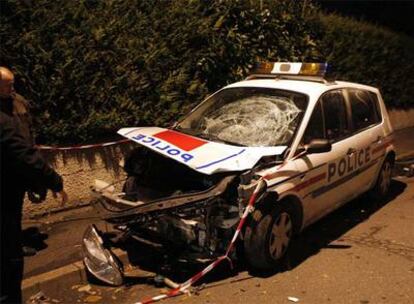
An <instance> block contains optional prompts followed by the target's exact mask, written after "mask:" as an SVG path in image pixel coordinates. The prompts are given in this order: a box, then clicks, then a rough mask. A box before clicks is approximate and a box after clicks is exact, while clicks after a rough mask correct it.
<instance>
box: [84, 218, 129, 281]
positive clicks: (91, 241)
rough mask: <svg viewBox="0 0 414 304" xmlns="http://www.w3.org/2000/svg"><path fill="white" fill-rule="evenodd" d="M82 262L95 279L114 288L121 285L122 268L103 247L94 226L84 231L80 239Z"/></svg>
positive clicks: (113, 256)
mask: <svg viewBox="0 0 414 304" xmlns="http://www.w3.org/2000/svg"><path fill="white" fill-rule="evenodd" d="M82 252H83V256H84V258H83V262H84V264H85V266H86V268H87V269H88V271H89V273H91V274H92V275H93V276H94V277H96V278H97V279H99V280H101V281H103V282H105V283H107V284H110V285H114V286H119V285H122V283H123V281H124V280H123V267H122V265H121V263H120V262H119V260H118V258H117V257H116V256H115V255H114V254H113V253H112V252H111V251H110V250H109V249H106V248H105V247H104V242H103V239H102V237H101V236H100V234H99V231H98V229H97V228H96V227H95V225H91V226H89V227H88V229H86V231H85V233H84V235H83V239H82Z"/></svg>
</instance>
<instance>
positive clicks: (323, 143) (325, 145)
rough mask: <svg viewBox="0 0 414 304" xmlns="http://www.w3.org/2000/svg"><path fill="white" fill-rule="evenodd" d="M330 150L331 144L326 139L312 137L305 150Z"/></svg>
mask: <svg viewBox="0 0 414 304" xmlns="http://www.w3.org/2000/svg"><path fill="white" fill-rule="evenodd" d="M331 150H332V145H331V143H330V142H329V140H327V139H313V140H312V141H311V142H310V143H309V144H308V145H307V146H306V152H307V153H309V154H313V153H325V152H329V151H331Z"/></svg>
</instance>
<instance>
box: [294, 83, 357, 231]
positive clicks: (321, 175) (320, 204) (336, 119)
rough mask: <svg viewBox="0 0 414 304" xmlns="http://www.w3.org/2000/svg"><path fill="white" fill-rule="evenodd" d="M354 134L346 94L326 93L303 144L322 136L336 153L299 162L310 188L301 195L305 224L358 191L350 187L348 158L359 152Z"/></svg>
mask: <svg viewBox="0 0 414 304" xmlns="http://www.w3.org/2000/svg"><path fill="white" fill-rule="evenodd" d="M350 135H351V129H350V121H349V110H348V108H347V106H346V102H345V98H344V95H343V91H342V90H332V91H329V92H327V93H325V94H323V95H322V96H321V98H320V99H319V101H318V103H317V105H316V107H315V108H314V111H313V113H312V116H311V119H310V120H309V123H308V126H307V128H306V130H305V133H304V136H303V139H302V142H303V143H302V144H303V145H304V146H305V147H306V145H307V144H309V143H310V141H311V140H313V139H319V138H321V137H322V138H324V139H328V140H329V141H330V142H331V144H332V150H331V151H330V152H325V153H317V154H305V155H304V156H302V157H300V158H298V159H297V160H296V161H295V163H296V166H297V168H298V170H300V171H301V172H304V175H303V177H302V178H303V180H304V183H305V184H306V183H307V185H310V186H309V187H307V189H306V191H305V192H302V193H301V196H302V198H303V200H304V206H305V210H304V213H305V214H304V220H305V225H308V224H310V223H311V222H314V221H316V220H317V219H319V218H320V217H322V216H323V215H325V214H326V213H328V212H330V211H331V210H333V209H335V208H337V207H338V206H339V205H341V204H342V203H344V202H345V201H347V200H349V198H350V197H351V196H352V195H353V192H355V189H352V188H350V187H349V186H350V181H349V174H348V173H349V172H348V158H349V155H350V154H351V152H352V151H353V150H352V149H351V148H352V147H353V148H354V149H355V147H354V143H353V141H352V139H351V138H350ZM307 181H309V182H307ZM313 181H317V182H314V183H313ZM300 190H302V189H300Z"/></svg>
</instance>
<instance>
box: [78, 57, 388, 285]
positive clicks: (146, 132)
mask: <svg viewBox="0 0 414 304" xmlns="http://www.w3.org/2000/svg"><path fill="white" fill-rule="evenodd" d="M326 69H327V64H316V63H264V64H260V65H259V66H258V67H257V69H256V71H255V72H254V73H253V74H252V75H251V76H250V77H248V78H247V79H246V80H244V81H241V82H237V83H234V84H231V85H229V86H226V87H225V88H223V89H221V90H219V91H218V92H216V93H215V94H213V95H212V96H210V97H209V98H207V99H206V100H205V101H204V102H202V103H201V104H200V105H199V106H197V107H196V108H195V109H194V110H193V111H191V112H190V113H189V114H188V115H187V116H185V117H184V118H183V119H182V120H180V121H179V122H178V123H177V124H176V125H175V126H174V127H173V128H171V129H164V128H156V127H142V128H140V127H137V128H125V129H121V130H120V131H119V134H121V135H123V136H125V137H127V138H129V139H131V140H132V141H135V142H137V143H138V144H139V147H138V148H137V149H135V150H134V151H133V153H132V154H131V155H130V157H129V158H128V159H127V160H126V163H125V170H126V172H127V173H128V179H127V180H126V182H125V184H124V185H123V189H122V192H116V191H115V190H114V189H115V188H114V187H113V186H111V185H108V184H105V183H102V182H99V183H97V185H96V187H95V195H96V196H97V200H96V203H95V206H96V207H97V210H99V211H100V212H101V213H102V215H103V217H104V218H105V220H106V221H108V222H110V223H112V224H114V226H115V227H116V228H118V229H119V230H120V231H121V233H124V234H125V235H128V236H134V238H135V239H138V240H140V241H142V242H144V243H147V244H153V245H154V246H162V247H164V248H166V249H167V252H174V254H177V252H178V253H179V254H180V258H183V256H185V257H186V258H188V257H193V258H200V257H203V258H206V257H208V258H214V257H216V256H219V255H221V254H223V252H224V251H225V250H226V248H227V245H228V244H229V242H230V240H231V238H232V236H233V234H234V230H235V228H236V226H237V223H238V222H239V220H240V216H241V214H242V212H243V210H244V208H245V207H246V204H247V201H248V199H249V197H250V195H251V193H252V192H253V190H254V189H255V187H256V184H257V181H258V180H259V179H264V180H265V181H266V186H267V187H266V191H265V192H264V193H263V194H262V195H261V196H260V198H259V200H258V202H257V203H256V205H255V210H254V212H252V213H251V215H250V216H249V218H248V221H247V223H246V225H245V229H244V230H243V232H242V235H241V238H240V240H239V241H240V244H241V245H242V246H240V247H244V250H243V251H244V255H245V257H246V260H247V261H248V263H249V264H250V265H251V266H252V267H254V268H257V269H269V268H272V267H274V266H275V265H276V264H277V263H278V262H279V261H280V260H281V259H282V257H283V256H284V255H285V253H286V251H287V249H288V247H289V243H290V240H291V238H292V235H294V234H297V233H299V232H300V231H301V230H303V229H304V228H305V227H307V226H308V225H310V224H312V223H313V222H315V221H317V220H318V219H320V218H321V217H323V216H324V215H326V214H328V213H329V212H331V211H333V210H334V209H336V208H338V207H339V206H341V205H343V204H344V203H346V202H348V201H350V200H352V199H353V198H355V197H356V196H358V195H360V194H362V193H364V192H367V191H371V192H373V194H375V195H376V196H377V197H384V195H385V194H386V193H387V192H388V190H389V186H390V180H391V170H392V166H393V163H394V159H395V152H394V147H393V143H392V137H391V134H392V127H391V124H390V121H389V118H388V115H387V111H386V108H385V106H384V102H383V100H382V97H381V95H380V93H379V91H378V89H376V88H374V87H370V86H366V85H361V84H356V83H350V82H342V81H333V80H327V79H325V78H324V73H325V71H326ZM99 235H100V233H99V232H98V231H97V230H96V228H94V227H91V228H89V229H88V231H87V232H86V234H85V237H84V251H85V263H86V265H87V267H88V269H89V270H90V271H91V272H92V273H94V274H95V275H96V276H98V277H100V278H101V279H103V280H104V281H107V282H109V283H114V282H115V283H117V284H119V283H120V282H121V281H122V273H121V271H120V270H119V268H118V267H117V265H116V263H114V259H113V258H112V256H111V254H110V252H109V251H107V250H106V249H104V248H103V245H102V243H100V242H101V239H100V236H99ZM99 244H101V245H99ZM97 248H98V249H97ZM97 256H98V257H97ZM105 257H106V258H105Z"/></svg>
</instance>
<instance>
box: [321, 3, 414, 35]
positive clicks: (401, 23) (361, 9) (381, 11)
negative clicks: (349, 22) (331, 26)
mask: <svg viewBox="0 0 414 304" xmlns="http://www.w3.org/2000/svg"><path fill="white" fill-rule="evenodd" d="M316 2H317V3H319V5H320V6H321V7H322V9H323V10H325V11H327V12H335V13H338V14H340V15H343V16H350V17H353V18H355V19H362V20H365V21H369V22H371V23H374V24H379V25H382V26H385V27H388V28H390V29H392V30H394V31H397V32H403V33H405V34H407V35H409V36H411V37H413V38H414V1H357V0H352V1H326V0H319V1H316Z"/></svg>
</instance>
